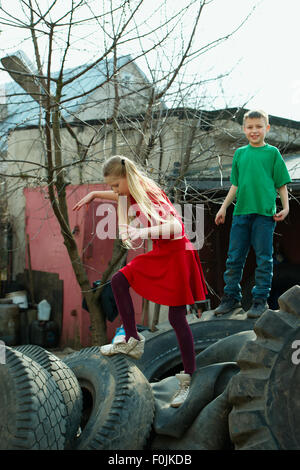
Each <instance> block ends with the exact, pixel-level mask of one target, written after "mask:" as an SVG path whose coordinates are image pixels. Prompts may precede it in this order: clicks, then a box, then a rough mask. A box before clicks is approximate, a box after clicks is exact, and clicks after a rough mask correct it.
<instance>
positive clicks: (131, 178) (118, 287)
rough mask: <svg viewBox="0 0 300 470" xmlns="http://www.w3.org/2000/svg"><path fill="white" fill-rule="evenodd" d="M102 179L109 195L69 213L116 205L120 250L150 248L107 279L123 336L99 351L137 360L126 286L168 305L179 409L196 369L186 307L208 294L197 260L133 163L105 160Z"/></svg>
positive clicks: (140, 345)
mask: <svg viewBox="0 0 300 470" xmlns="http://www.w3.org/2000/svg"><path fill="white" fill-rule="evenodd" d="M103 176H104V180H105V182H106V183H107V184H109V185H110V186H111V188H112V191H93V192H91V193H89V194H88V195H87V196H85V197H84V198H83V199H82V200H81V201H79V202H78V203H77V204H76V205H75V206H74V208H73V210H78V209H80V208H81V207H82V206H83V205H84V204H89V203H90V202H91V201H92V200H93V199H94V198H100V199H109V200H114V201H117V202H118V219H119V233H120V236H121V238H122V240H123V243H124V244H125V246H126V247H127V248H134V245H133V242H135V241H136V240H139V239H147V238H151V239H152V243H153V249H152V250H151V251H149V252H147V253H145V254H141V255H138V256H136V257H135V258H134V259H133V260H132V261H130V262H129V263H128V264H127V265H126V266H125V267H124V268H122V269H120V271H118V272H117V273H116V274H114V275H113V276H112V279H111V286H112V290H113V293H114V297H115V300H116V304H117V307H118V310H119V313H120V317H121V319H122V323H123V327H124V330H125V333H126V336H125V338H124V336H123V337H120V338H119V339H118V337H117V338H116V340H115V341H114V342H113V343H112V344H108V345H105V346H102V347H101V352H102V354H104V355H113V354H118V353H123V354H127V355H128V356H131V357H134V358H136V359H139V358H140V357H141V355H142V354H143V351H144V343H145V338H144V337H143V336H142V335H141V334H140V333H138V331H137V329H136V323H135V316H134V309H133V303H132V299H131V296H130V293H129V288H130V287H132V288H133V289H134V290H135V292H137V293H138V294H140V295H141V296H142V297H143V298H145V299H148V300H150V301H152V302H155V303H158V304H160V305H168V306H169V321H170V324H171V326H172V327H173V328H174V330H175V333H176V336H177V340H178V344H179V348H180V351H181V356H182V362H183V366H184V372H183V373H180V374H177V375H176V377H177V378H178V380H179V384H180V387H179V390H178V392H177V393H176V396H174V398H173V400H172V403H171V406H173V407H178V406H180V404H181V403H182V402H183V401H184V400H185V398H186V396H187V394H188V391H189V386H190V382H191V377H192V375H193V373H194V372H195V369H196V361H195V349H194V340H193V336H192V332H191V329H190V327H189V324H188V322H187V319H186V305H192V304H194V303H195V301H199V300H204V299H205V295H206V293H207V290H206V285H205V281H204V277H203V272H202V268H201V263H200V260H199V256H198V254H197V252H196V251H195V249H194V247H193V245H192V243H191V242H190V241H189V240H188V238H187V237H186V235H185V231H184V225H183V223H182V221H181V218H180V216H179V214H178V213H177V212H176V210H175V208H174V206H173V205H172V203H171V202H170V200H169V199H168V197H167V196H166V194H165V193H164V192H163V190H162V189H160V188H159V187H158V186H157V184H156V183H155V182H154V181H153V180H152V179H150V178H148V177H147V176H146V175H145V174H144V173H143V172H142V171H140V170H139V169H138V168H137V166H136V164H135V163H134V162H132V161H131V160H129V159H128V158H126V157H123V156H119V155H116V156H113V157H111V158H109V159H108V160H106V162H105V164H104V167H103ZM121 196H123V197H121ZM141 225H142V226H141Z"/></svg>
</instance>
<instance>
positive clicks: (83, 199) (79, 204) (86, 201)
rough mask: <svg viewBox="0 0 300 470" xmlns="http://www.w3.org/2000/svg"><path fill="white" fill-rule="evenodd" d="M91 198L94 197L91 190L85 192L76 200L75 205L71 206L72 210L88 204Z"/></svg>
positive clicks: (77, 209)
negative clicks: (84, 194) (87, 192)
mask: <svg viewBox="0 0 300 470" xmlns="http://www.w3.org/2000/svg"><path fill="white" fill-rule="evenodd" d="M93 199H94V193H93V192H91V193H89V194H87V195H86V196H84V197H83V198H82V199H81V200H80V201H79V202H77V204H75V206H74V207H73V211H79V209H81V207H82V206H84V205H85V204H86V205H88V204H89V203H90V202H91V201H92V200H93Z"/></svg>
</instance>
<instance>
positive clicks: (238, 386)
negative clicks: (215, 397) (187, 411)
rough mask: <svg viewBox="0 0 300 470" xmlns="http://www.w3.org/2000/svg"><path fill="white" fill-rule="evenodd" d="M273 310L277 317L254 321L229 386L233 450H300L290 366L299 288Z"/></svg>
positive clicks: (294, 368)
mask: <svg viewBox="0 0 300 470" xmlns="http://www.w3.org/2000/svg"><path fill="white" fill-rule="evenodd" d="M279 305H280V310H279V311H273V310H267V311H266V312H265V313H264V314H263V315H262V316H261V317H260V319H259V320H257V322H256V324H255V326H254V331H255V333H256V335H257V339H256V340H255V341H250V342H248V343H246V344H245V345H244V347H243V348H242V349H241V351H240V354H239V356H238V359H237V364H238V366H239V367H240V372H239V373H238V374H236V375H235V376H234V377H233V378H232V379H231V381H230V383H229V400H230V403H231V404H232V406H233V408H232V411H231V413H230V415H229V430H230V437H231V440H232V442H233V443H234V446H235V449H237V450H238V449H255V450H256V449H257V450H269V449H270V450H281V449H282V450H296V449H299V448H300V420H299V416H300V397H299V389H300V368H299V366H298V365H297V364H296V363H295V361H294V362H293V354H295V351H294V349H293V347H294V346H293V345H294V344H295V343H294V342H295V341H298V342H299V339H300V287H299V286H294V287H292V288H291V289H289V290H288V291H287V292H285V294H283V295H282V296H281V297H280V298H279Z"/></svg>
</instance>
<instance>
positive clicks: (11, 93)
mask: <svg viewBox="0 0 300 470" xmlns="http://www.w3.org/2000/svg"><path fill="white" fill-rule="evenodd" d="M131 61H132V58H131V56H130V55H127V56H123V57H120V58H119V59H118V62H117V67H118V68H120V67H123V66H124V65H126V64H127V63H129V62H131ZM88 65H89V64H84V65H82V66H80V67H76V68H73V69H68V70H66V71H65V72H64V80H68V79H69V78H72V77H74V76H76V75H78V74H79V73H80V72H81V71H82V70H85V69H86V67H87V66H88ZM112 73H113V60H112V59H110V60H103V61H101V62H99V63H98V64H97V65H95V66H93V67H92V68H91V69H90V70H88V71H87V72H85V73H84V74H83V75H81V76H80V77H78V78H77V79H75V80H74V81H72V82H71V83H69V84H68V85H66V86H65V87H64V88H63V97H62V101H63V102H64V103H63V105H62V109H61V113H62V116H63V117H64V118H65V119H67V120H72V119H69V118H70V113H71V114H73V113H75V112H76V111H77V110H78V109H79V108H80V107H81V106H82V105H83V104H84V103H85V101H86V100H87V95H85V96H80V95H82V94H83V93H85V94H86V93H89V92H90V91H91V90H94V89H95V88H96V87H99V86H100V85H101V84H103V83H104V82H105V81H106V77H108V76H111V75H112ZM141 74H142V72H141ZM57 77H58V73H56V74H53V78H57ZM4 87H5V95H6V103H7V117H6V118H5V119H4V120H3V121H1V122H0V149H1V150H2V151H4V150H5V149H6V145H7V137H8V134H9V132H10V131H11V130H12V129H16V128H17V129H20V128H24V127H31V126H34V127H36V126H39V125H43V124H44V112H43V109H41V108H40V106H39V104H38V103H37V102H36V101H35V100H34V99H33V98H32V97H31V96H30V95H29V94H28V93H26V91H24V89H23V88H22V87H21V86H20V85H18V83H16V82H15V81H11V82H8V83H6V84H5V85H4ZM52 88H53V93H54V92H55V84H54V83H53V86H52ZM2 102H3V101H2Z"/></svg>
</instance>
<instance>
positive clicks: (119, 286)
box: [111, 271, 196, 375]
mask: <svg viewBox="0 0 300 470" xmlns="http://www.w3.org/2000/svg"><path fill="white" fill-rule="evenodd" d="M111 287H112V290H113V293H114V297H115V300H116V304H117V307H118V310H119V314H120V317H121V319H122V323H123V326H124V329H125V332H126V341H128V340H129V338H130V337H131V336H132V337H133V338H136V339H139V337H138V332H137V329H136V323H135V316H134V308H133V303H132V299H131V295H130V293H129V288H130V284H129V282H128V281H127V278H126V277H125V276H124V274H123V273H121V272H120V271H118V272H117V273H116V274H114V275H113V276H112V279H111ZM169 322H170V324H171V326H172V327H173V328H174V330H175V334H176V337H177V341H178V344H179V348H180V352H181V357H182V362H183V366H184V371H185V373H186V374H190V375H192V374H193V373H194V372H195V369H196V361H195V349H194V339H193V335H192V332H191V329H190V327H189V324H188V322H187V319H186V306H185V305H179V306H175V307H169Z"/></svg>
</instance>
